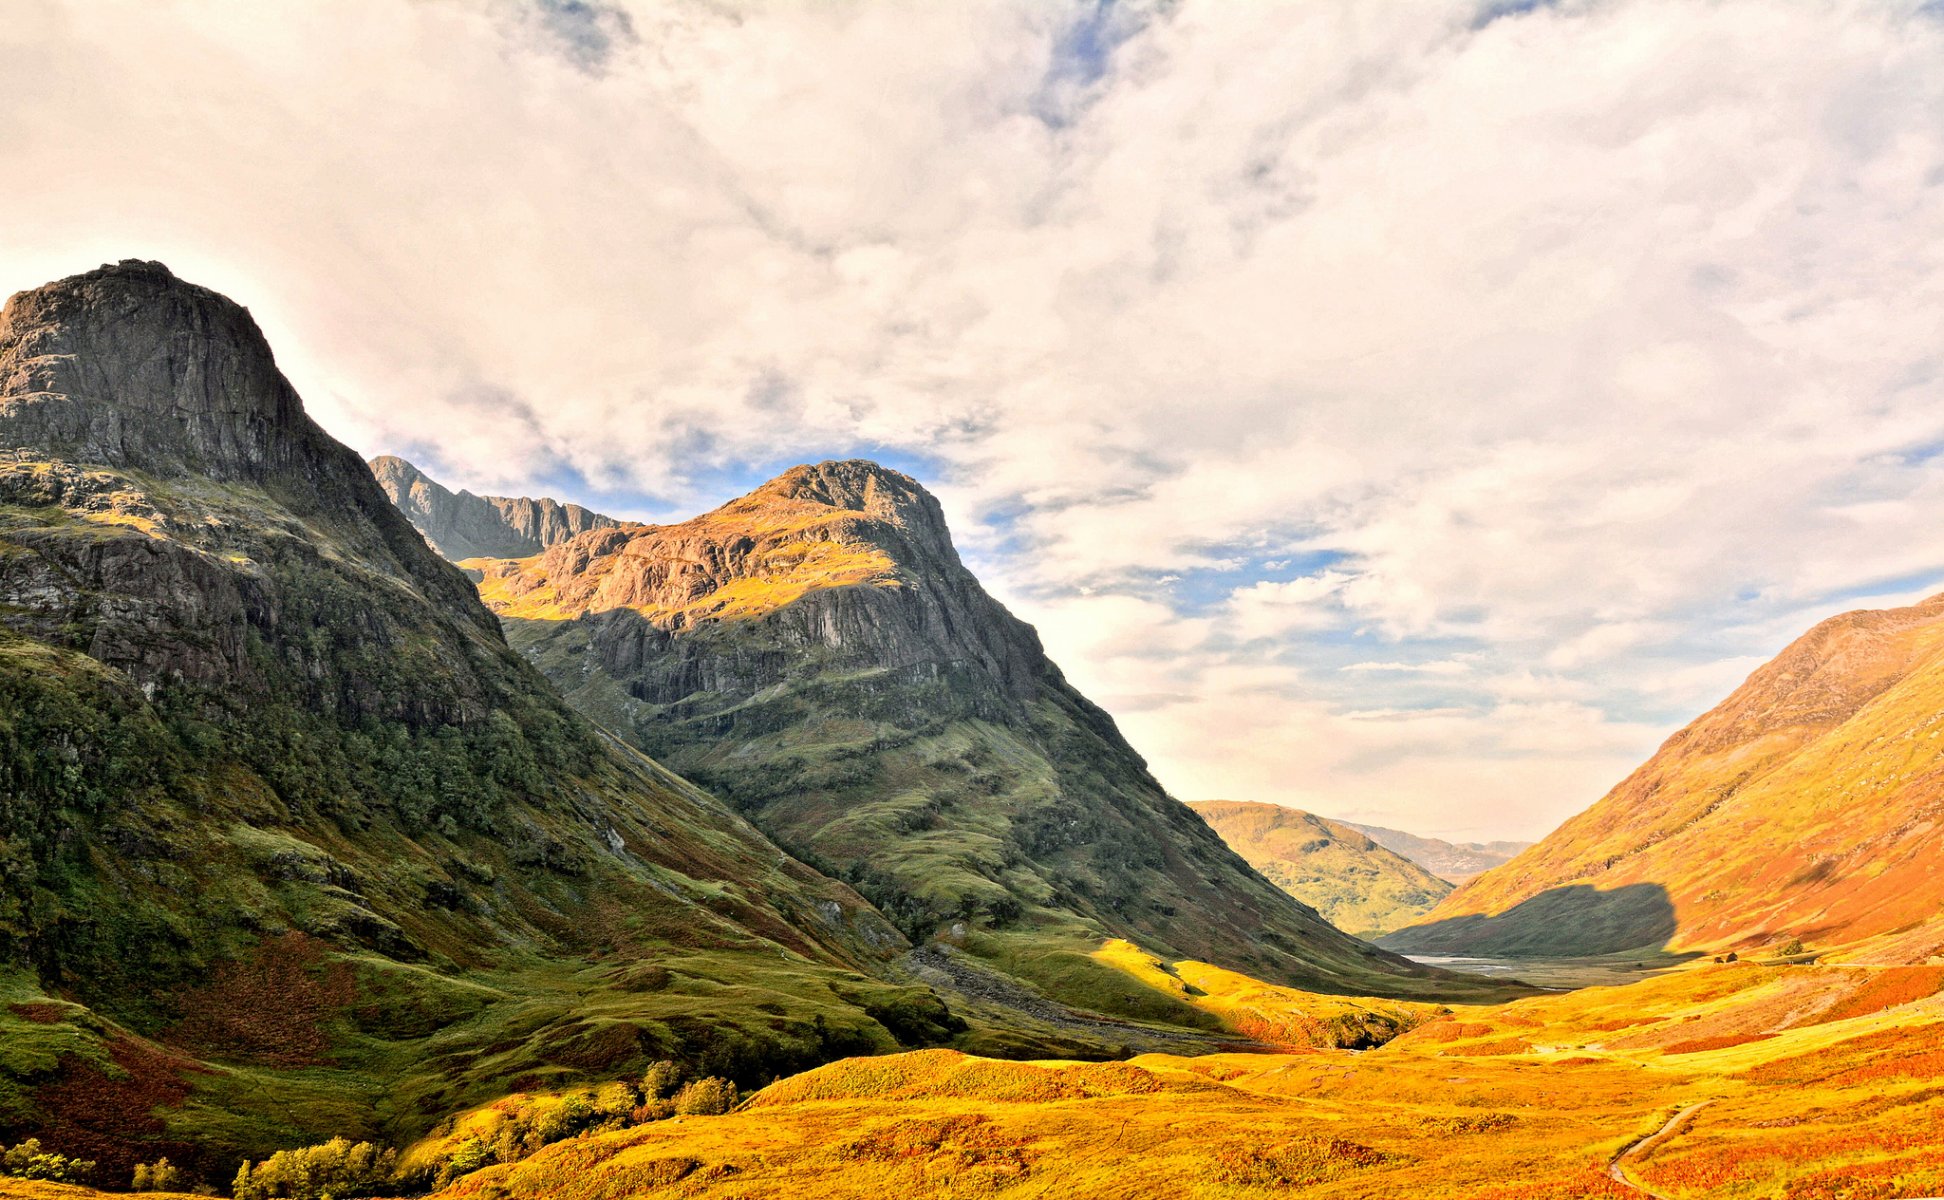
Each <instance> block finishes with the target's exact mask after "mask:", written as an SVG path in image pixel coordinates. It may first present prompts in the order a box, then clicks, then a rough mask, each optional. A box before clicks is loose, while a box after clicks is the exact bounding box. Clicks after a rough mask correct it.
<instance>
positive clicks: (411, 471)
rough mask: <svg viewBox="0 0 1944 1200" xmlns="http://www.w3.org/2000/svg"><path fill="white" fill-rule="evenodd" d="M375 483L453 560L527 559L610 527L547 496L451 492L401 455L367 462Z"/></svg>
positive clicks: (593, 515)
mask: <svg viewBox="0 0 1944 1200" xmlns="http://www.w3.org/2000/svg"><path fill="white" fill-rule="evenodd" d="M366 465H367V466H369V467H370V468H371V474H372V476H373V477H374V478H376V479H377V480H378V485H379V486H380V487H382V488H384V489H385V494H386V495H387V496H389V497H391V501H392V503H393V504H396V505H397V506H398V508H399V510H400V511H401V512H403V513H404V514H405V515H406V517H407V518H409V519H410V520H411V522H412V524H413V525H414V526H416V527H417V528H418V530H419V532H420V533H421V534H423V535H424V537H425V540H426V541H427V542H428V543H430V544H431V546H432V548H433V549H435V550H437V551H438V552H439V553H440V554H443V555H445V556H446V557H447V558H449V559H451V560H452V561H454V562H464V561H466V560H468V559H474V558H526V557H528V556H529V555H534V554H538V553H540V552H541V551H542V550H545V549H547V548H548V547H549V546H554V545H558V544H559V543H561V542H564V541H567V540H569V539H571V538H574V537H576V536H578V535H580V534H583V533H586V532H587V531H589V530H591V529H611V528H613V527H615V526H617V525H619V524H620V522H619V521H616V520H615V519H614V518H613V517H609V516H603V515H602V514H600V513H597V512H593V511H591V510H589V509H585V508H582V507H581V506H580V505H578V504H563V503H561V502H560V501H558V500H552V499H548V498H545V497H541V498H539V499H533V498H529V497H526V496H475V495H473V494H472V493H471V492H467V491H459V492H453V491H449V490H447V489H446V488H445V487H443V486H441V485H440V484H439V482H438V481H437V480H435V479H433V478H432V477H431V476H429V475H427V474H426V473H425V472H423V471H421V470H419V469H418V468H417V467H415V466H413V465H412V464H411V463H409V462H406V461H405V460H404V459H402V458H398V457H396V456H394V455H390V454H382V455H379V456H378V457H377V458H374V459H372V460H371V461H370V462H369V463H368V464H366Z"/></svg>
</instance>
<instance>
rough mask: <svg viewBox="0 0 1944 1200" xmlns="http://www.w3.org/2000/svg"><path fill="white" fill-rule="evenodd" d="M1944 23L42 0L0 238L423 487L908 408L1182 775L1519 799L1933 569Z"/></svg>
mask: <svg viewBox="0 0 1944 1200" xmlns="http://www.w3.org/2000/svg"><path fill="white" fill-rule="evenodd" d="M1941 59H1944V22H1940V21H1939V20H1938V19H1937V18H1935V17H1934V16H1931V15H1927V14H1926V12H1925V10H1924V8H1923V6H1919V5H1912V4H1907V3H1893V2H1889V0H1886V2H1884V3H1874V4H1872V3H1861V2H1856V3H1845V2H1840V0H1811V2H1807V3H1802V4H1790V5H1777V4H1772V3H1768V2H1766V0H1719V2H1702V0H1691V2H1690V0H1608V2H1605V3H1599V4H1590V3H1560V4H1530V3H1524V2H1520V3H1496V2H1495V3H1491V4H1479V3H1475V2H1468V0H1467V2H1461V0H1452V2H1448V3H1447V2H1434V0H1384V2H1381V3H1379V2H1372V3H1368V4H1350V5H1266V4H1258V5H1244V4H1230V3H1220V2H1217V0H1178V2H1176V3H1168V4H1159V3H1157V4H1152V5H1148V4H1131V3H1104V2H1096V0H1086V2H1080V0H1073V2H1070V3H1050V4H1049V3H1044V2H1041V0H1030V2H1029V0H978V2H971V3H964V4H950V5H884V4H857V5H845V4H830V5H769V4H743V3H735V2H723V0H718V2H713V3H699V2H693V0H670V2H668V3H653V4H651V3H647V2H645V0H625V2H624V0H520V2H514V0H497V2H494V0H478V2H461V0H439V2H433V3H408V2H404V0H344V2H343V3H335V4H330V5H315V6H308V7H306V6H297V5H277V6H261V5H248V4H244V3H241V2H240V0H239V2H238V3H234V4H206V3H196V4H188V3H183V4H167V3H152V2H147V0H143V2H140V3H137V2H135V0H126V2H120V3H118V2H116V0H90V2H88V3H85V4H83V3H74V4H61V3H55V2H53V0H28V2H27V3H25V4H17V5H15V6H13V8H12V9H11V10H10V12H9V19H8V20H7V21H6V22H4V23H0V64H4V66H5V68H6V71H7V76H8V79H9V89H8V102H7V103H8V106H9V114H8V121H7V123H6V128H7V131H8V132H7V135H6V137H5V138H4V139H0V168H4V169H5V170H6V172H7V177H8V178H9V179H10V180H12V181H14V186H12V187H10V189H9V191H8V193H7V198H6V200H5V201H4V209H0V212H4V215H5V217H6V219H5V220H4V221H0V272H4V278H5V279H8V280H11V281H13V282H15V283H17V284H19V285H21V286H27V285H31V284H33V283H37V282H40V281H42V280H44V279H48V278H53V277H56V276H59V275H63V274H67V273H70V272H72V271H74V270H77V269H82V268H85V267H88V266H91V265H93V264H94V263H96V262H99V261H103V260H108V259H114V258H121V257H126V256H129V255H140V256H143V257H159V258H162V259H165V260H167V261H169V262H170V263H171V264H172V265H173V266H174V267H175V268H176V269H177V270H178V272H179V273H181V274H183V275H185V276H186V277H189V278H192V279H195V280H197V281H199V282H204V283H207V284H210V285H211V286H215V287H219V288H221V289H223V290H225V291H227V292H230V293H231V294H234V295H236V296H237V297H239V298H240V299H242V300H244V301H245V302H246V303H248V304H250V305H251V307H252V309H253V311H254V312H255V313H256V314H257V316H258V318H259V320H260V321H261V323H262V324H263V325H264V326H265V328H266V329H267V331H268V332H269V333H270V334H271V335H272V338H273V341H274V343H275V345H276V347H277V350H278V354H279V358H280V361H281V362H282V363H283V365H284V366H285V368H286V370H287V371H288V372H289V373H290V374H291V375H292V377H293V379H294V380H295V381H296V383H297V384H298V385H299V387H300V390H302V391H303V393H304V395H305V397H306V399H307V401H308V402H309V404H310V405H311V407H312V409H313V410H314V411H315V412H316V413H317V415H318V416H319V418H320V419H321V420H323V421H324V423H325V424H326V425H327V426H328V427H329V428H331V429H332V430H333V431H334V432H336V433H338V434H339V435H340V436H342V437H344V438H346V439H347V440H349V441H351V442H353V443H354V444H356V445H357V446H358V447H359V448H361V449H363V450H366V451H368V452H380V451H398V450H403V451H406V452H409V453H412V454H415V455H418V456H420V457H424V458H428V459H430V460H431V461H430V462H429V463H428V465H430V466H434V467H436V468H437V469H439V470H440V471H442V472H443V473H444V474H445V475H446V476H447V482H449V483H451V484H453V485H454V486H465V487H471V488H473V489H474V490H480V491H495V492H505V491H513V490H524V489H532V488H536V487H537V486H538V484H539V482H541V481H548V480H559V479H568V480H580V481H585V482H586V483H587V485H588V486H589V487H592V488H595V489H599V490H603V491H607V492H612V493H614V494H617V495H623V496H627V497H632V498H633V500H632V501H631V502H630V503H631V511H630V513H629V514H628V515H640V516H644V517H665V516H669V515H675V514H678V513H681V512H684V511H691V510H694V509H699V508H702V507H705V506H707V505H709V504H712V503H714V502H717V501H719V500H720V499H722V498H723V495H722V491H723V490H724V489H725V487H726V486H727V482H728V481H735V480H747V479H749V478H750V477H751V476H753V475H754V474H755V473H757V472H760V471H766V470H769V469H771V468H773V467H775V466H777V465H780V464H783V463H787V462H789V461H793V460H795V459H797V458H800V457H807V456H810V455H816V454H827V453H851V452H864V453H886V454H890V455H893V456H901V457H903V458H904V459H906V460H907V461H909V460H911V459H914V458H917V459H921V460H922V461H923V462H924V463H925V464H927V465H928V467H930V468H931V469H930V470H928V472H927V474H928V476H929V477H930V480H931V481H932V482H936V483H937V484H938V486H939V490H940V492H941V494H942V495H943V497H944V498H945V501H946V503H947V505H948V509H949V511H950V513H951V516H952V518H953V521H954V525H955V529H956V530H957V531H958V533H959V538H960V542H961V544H962V545H964V546H965V547H966V548H967V551H968V553H969V554H970V555H971V556H972V557H973V559H974V562H975V565H976V566H977V567H978V569H979V570H980V572H981V574H982V575H983V576H984V577H986V578H988V579H989V580H990V581H991V582H992V584H993V586H994V587H995V588H996V589H997V590H998V591H999V592H1000V593H1001V594H1002V595H1003V596H1004V597H1005V598H1006V599H1007V600H1008V601H1009V602H1010V603H1013V604H1014V605H1015V606H1016V607H1018V608H1019V609H1020V610H1021V611H1022V613H1024V614H1026V615H1028V616H1030V617H1031V618H1033V619H1035V620H1036V621H1038V622H1039V623H1040V624H1041V625H1042V628H1043V630H1044V632H1045V636H1046V640H1047V643H1048V645H1049V647H1050V648H1051V649H1052V651H1053V652H1054V654H1055V656H1056V657H1057V658H1058V659H1060V661H1061V662H1062V664H1063V665H1064V666H1065V667H1066V668H1067V670H1068V671H1069V673H1070V674H1072V675H1073V676H1074V677H1075V678H1076V679H1079V680H1080V681H1082V683H1083V685H1084V686H1086V687H1087V688H1088V689H1089V690H1090V692H1092V693H1093V694H1096V695H1097V696H1098V697H1099V698H1101V699H1102V700H1103V702H1104V703H1106V704H1107V706H1108V707H1109V708H1110V709H1111V710H1113V711H1115V712H1116V713H1117V714H1118V715H1120V716H1121V717H1122V719H1123V721H1124V723H1125V725H1126V726H1127V728H1128V729H1129V731H1130V733H1131V734H1132V735H1133V736H1134V738H1135V741H1136V744H1137V746H1138V747H1139V748H1140V749H1141V750H1142V751H1143V753H1145V754H1146V755H1147V756H1148V757H1149V758H1150V759H1151V760H1152V761H1153V762H1154V764H1155V766H1156V768H1157V770H1158V771H1159V773H1160V774H1161V775H1162V777H1163V778H1164V780H1165V781H1167V782H1168V783H1169V784H1170V786H1172V787H1173V788H1175V789H1176V790H1178V791H1179V792H1181V793H1182V794H1183V795H1187V796H1202V795H1210V794H1215V793H1217V792H1226V793H1228V794H1231V795H1236V796H1242V795H1244V794H1246V795H1247V796H1249V797H1253V798H1268V799H1285V800H1290V801H1292V802H1299V803H1306V804H1311V805H1314V806H1316V807H1320V808H1322V809H1323V810H1324V811H1326V812H1331V813H1335V814H1337V815H1354V813H1353V812H1352V811H1351V810H1352V809H1355V810H1356V811H1359V812H1367V813H1379V812H1381V813H1383V814H1385V815H1386V823H1390V824H1398V825H1403V826H1406V827H1414V828H1425V829H1427V830H1430V831H1435V830H1436V829H1444V830H1447V831H1458V830H1475V831H1478V832H1481V833H1485V834H1491V833H1495V832H1506V833H1520V834H1530V833H1534V832H1540V831H1542V830H1543V828H1544V826H1546V825H1547V824H1549V823H1551V822H1553V821H1556V820H1557V819H1559V818H1561V817H1563V816H1565V815H1567V814H1569V813H1570V812H1572V811H1574V810H1575V809H1576V808H1578V807H1580V806H1581V805H1583V804H1584V803H1585V802H1587V801H1588V800H1590V799H1591V798H1593V797H1594V796H1596V795H1598V794H1599V793H1600V792H1601V791H1603V790H1604V789H1605V788H1606V786H1608V785H1609V784H1611V783H1612V782H1614V781H1615V780H1616V779H1617V778H1618V777H1619V776H1620V775H1621V774H1622V773H1624V770H1625V769H1626V767H1627V766H1629V765H1630V761H1631V760H1630V756H1631V757H1633V758H1637V757H1638V756H1639V755H1640V754H1644V753H1645V752H1647V751H1649V750H1651V748H1652V746H1653V745H1654V744H1655V743H1656V742H1657V741H1658V740H1659V738H1660V737H1661V736H1663V735H1664V734H1665V733H1666V732H1667V731H1668V730H1669V729H1670V728H1671V727H1672V726H1673V725H1675V724H1678V723H1679V722H1680V721H1681V720H1683V719H1684V718H1686V717H1688V716H1691V715H1693V713H1694V711H1696V710H1697V708H1698V707H1700V706H1705V704H1706V703H1708V702H1710V701H1711V699H1712V698H1713V697H1714V696H1715V695H1717V694H1716V693H1710V692H1709V691H1708V689H1709V688H1712V687H1720V686H1731V685H1732V682H1733V679H1732V676H1733V675H1734V672H1736V671H1740V670H1742V668H1743V667H1744V666H1745V665H1746V664H1747V663H1749V662H1751V661H1754V660H1759V659H1760V658H1762V657H1765V656H1766V655H1768V654H1771V653H1773V652H1774V651H1775V650H1776V649H1778V648H1779V647H1780V645H1781V644H1783V643H1784V642H1786V641H1787V640H1788V639H1789V638H1790V637H1792V636H1793V635H1794V634H1795V633H1796V632H1799V631H1800V629H1801V628H1802V627H1803V625H1802V624H1801V623H1802V622H1806V621H1807V620H1809V619H1812V618H1813V617H1815V616H1817V615H1822V614H1824V613H1826V612H1828V611H1833V609H1832V607H1831V606H1832V605H1834V606H1841V605H1842V604H1845V603H1853V602H1856V601H1857V600H1858V598H1859V597H1864V596H1868V595H1869V594H1871V593H1874V592H1882V593H1892V594H1906V593H1909V592H1912V591H1917V590H1921V589H1922V587H1924V586H1925V584H1926V583H1934V582H1936V581H1939V580H1944V553H1941V552H1940V549H1939V546H1938V544H1937V542H1936V539H1935V537H1934V534H1933V532H1932V531H1933V529H1934V528H1935V524H1936V522H1935V515H1936V514H1937V513H1938V512H1939V511H1940V510H1944V455H1940V453H1939V452H1938V448H1939V447H1940V446H1944V404H1940V403H1939V399H1940V396H1939V390H1940V387H1939V382H1938V381H1939V379H1940V377H1941V376H1940V355H1939V352H1938V350H1937V348H1936V330H1937V329H1938V328H1940V327H1944V70H1940V69H1939V68H1940V66H1944V62H1941V61H1940V60H1941ZM988 522H991V523H990V524H988ZM1275 564H1285V565H1275ZM1169 577H1172V578H1169ZM1844 597H1848V598H1849V599H1848V600H1845V599H1844ZM1439 662H1462V663H1464V664H1466V665H1467V666H1468V667H1469V668H1470V669H1469V670H1466V671H1457V670H1447V669H1432V668H1431V667H1429V666H1426V665H1420V666H1419V667H1417V668H1416V669H1412V670H1392V669H1382V668H1380V667H1379V666H1378V665H1377V664H1387V663H1395V664H1413V663H1416V664H1432V663H1439ZM1373 712H1397V713H1410V714H1414V715H1413V719H1411V720H1408V721H1372V720H1360V719H1353V716H1352V714H1369V713H1373ZM1425 714H1430V715H1425ZM1414 806H1415V807H1414ZM1414 814H1415V815H1414Z"/></svg>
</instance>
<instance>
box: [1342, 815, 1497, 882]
mask: <svg viewBox="0 0 1944 1200" xmlns="http://www.w3.org/2000/svg"><path fill="white" fill-rule="evenodd" d="M1337 824H1339V825H1343V826H1345V827H1346V828H1349V829H1354V830H1356V831H1357V832H1358V833H1361V834H1363V835H1365V836H1366V837H1368V838H1370V840H1371V841H1373V842H1376V843H1377V844H1378V845H1379V846H1382V847H1383V848H1384V849H1386V850H1394V851H1396V852H1397V853H1399V854H1402V855H1403V856H1404V857H1405V858H1408V859H1410V860H1411V861H1412V862H1414V863H1416V864H1417V865H1418V866H1420V867H1423V868H1424V869H1425V870H1427V871H1429V872H1431V873H1432V874H1433V875H1436V876H1437V877H1438V878H1440V879H1443V880H1445V881H1446V882H1447V883H1463V882H1465V881H1466V880H1467V879H1470V878H1471V877H1472V876H1474V875H1477V874H1480V873H1482V872H1485V871H1489V870H1491V869H1492V868H1493V867H1496V866H1500V865H1502V864H1504V863H1508V862H1511V861H1512V858H1513V856H1514V855H1516V854H1518V852H1519V851H1521V850H1523V849H1525V848H1526V847H1527V846H1530V845H1532V843H1531V842H1447V841H1445V840H1443V839H1442V838H1434V837H1419V836H1418V835H1417V834H1415V833H1405V832H1404V831H1403V830H1401V829H1385V828H1384V827H1383V826H1381V825H1359V824H1357V823H1356V822H1355V821H1339V822H1337Z"/></svg>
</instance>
